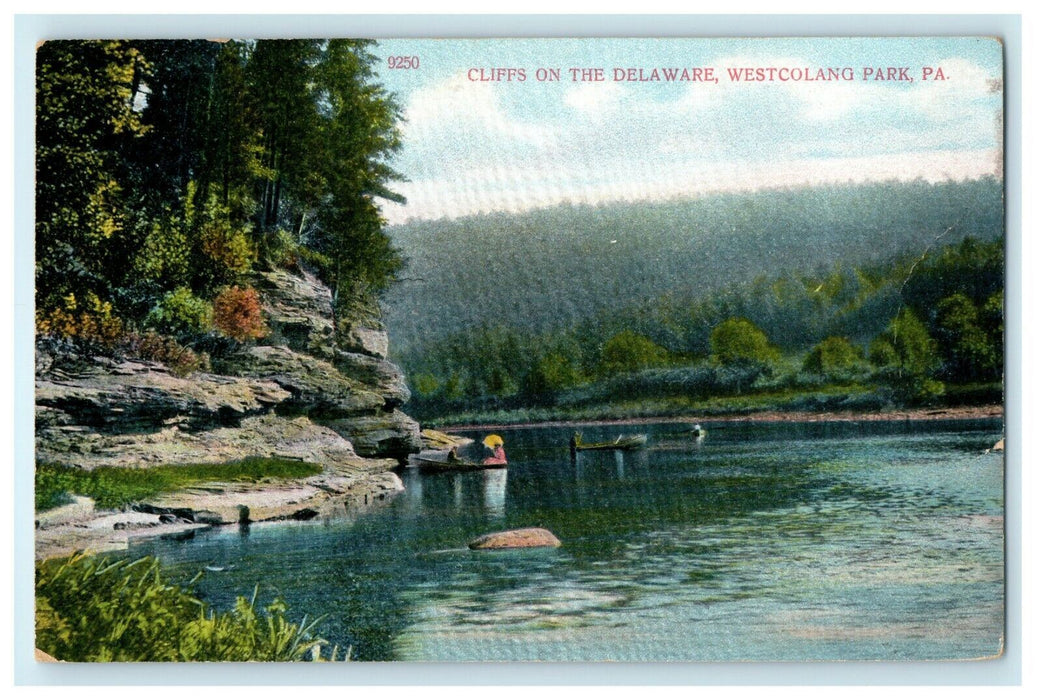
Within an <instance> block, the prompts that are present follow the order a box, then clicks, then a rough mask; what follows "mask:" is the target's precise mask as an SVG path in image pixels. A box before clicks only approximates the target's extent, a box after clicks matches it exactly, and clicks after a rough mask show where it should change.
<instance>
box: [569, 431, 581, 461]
mask: <svg viewBox="0 0 1043 700" xmlns="http://www.w3.org/2000/svg"><path fill="white" fill-rule="evenodd" d="M582 439H583V438H582V436H581V435H580V434H579V431H578V430H577V431H576V432H574V433H573V434H572V437H571V438H569V454H571V455H572V456H573V457H575V456H576V450H577V448H579V443H580V440H582Z"/></svg>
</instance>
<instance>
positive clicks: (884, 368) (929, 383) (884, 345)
mask: <svg viewBox="0 0 1043 700" xmlns="http://www.w3.org/2000/svg"><path fill="white" fill-rule="evenodd" d="M937 348H938V344H937V343H936V342H935V341H934V339H933V338H931V336H930V334H929V333H928V332H927V328H926V327H925V326H924V324H923V323H922V322H921V321H920V319H919V318H917V317H916V314H915V313H914V312H913V310H912V309H909V308H903V309H902V310H901V311H899V312H898V315H897V316H895V318H894V319H893V320H892V321H891V324H890V325H889V326H888V329H887V331H886V332H884V333H882V334H881V335H879V336H878V337H877V338H876V339H875V340H873V342H872V344H870V346H869V359H870V361H871V362H872V363H873V364H874V365H876V366H877V368H878V375H879V377H880V378H881V379H882V380H883V381H884V382H885V383H886V384H888V385H890V386H891V387H892V388H893V389H894V390H895V391H896V392H897V393H898V395H899V397H900V398H902V399H905V400H911V401H915V402H926V401H931V400H933V399H935V398H937V397H939V396H941V395H942V394H943V393H944V391H945V385H944V384H942V383H941V382H939V381H937V380H935V379H932V378H931V375H932V374H933V373H934V372H935V371H936V370H937V369H938V368H939V367H940V365H941V360H940V359H939V357H938V352H937Z"/></svg>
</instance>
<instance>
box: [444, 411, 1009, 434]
mask: <svg viewBox="0 0 1043 700" xmlns="http://www.w3.org/2000/svg"><path fill="white" fill-rule="evenodd" d="M1002 417H1003V406H1002V405H1000V404H988V405H984V406H952V407H947V408H910V409H901V410H898V409H896V410H891V411H865V412H859V411H823V412H813V411H757V412H752V413H743V414H721V415H716V414H714V415H705V416H699V415H684V416H659V417H647V418H620V419H605V420H582V419H577V420H564V421H562V420H558V421H545V422H535V423H474V424H461V425H449V426H442V427H440V428H439V430H442V431H445V432H447V433H451V432H453V431H456V430H504V429H507V428H568V427H572V426H583V425H648V424H651V423H706V424H712V423H860V422H869V421H933V420H978V419H984V418H1002Z"/></svg>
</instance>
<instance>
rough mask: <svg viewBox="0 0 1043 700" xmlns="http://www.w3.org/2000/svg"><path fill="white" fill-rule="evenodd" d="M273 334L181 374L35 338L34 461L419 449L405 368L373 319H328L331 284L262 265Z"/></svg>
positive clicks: (344, 454)
mask: <svg viewBox="0 0 1043 700" xmlns="http://www.w3.org/2000/svg"><path fill="white" fill-rule="evenodd" d="M254 284H255V286H256V287H257V289H258V290H259V291H260V292H261V295H262V299H263V301H264V306H265V313H266V317H267V321H268V325H269V327H270V328H271V330H272V333H271V334H270V335H269V336H268V337H267V338H265V339H264V340H263V341H261V344H257V345H250V346H241V347H239V348H238V349H236V350H235V351H233V352H231V353H226V354H224V355H223V356H221V357H219V358H215V359H214V361H213V371H212V372H210V373H195V374H192V375H189V376H187V377H177V376H175V375H174V374H172V373H171V372H170V371H169V369H167V368H166V367H164V366H163V365H161V364H157V363H152V362H141V361H132V360H114V359H109V358H95V357H88V356H84V355H82V354H76V353H75V352H71V351H69V350H68V349H60V350H56V349H55V348H54V347H53V346H50V347H49V346H47V345H46V344H44V343H38V345H37V362H36V451H37V460H38V461H41V462H53V463H59V464H67V465H72V466H77V467H81V468H86V469H93V468H97V467H100V466H147V465H149V464H177V463H217V462H225V461H229V460H234V459H241V458H244V457H249V456H261V457H269V456H273V457H287V458H297V459H303V460H307V461H311V462H317V463H320V464H323V465H324V466H326V467H327V468H328V469H334V470H347V471H351V472H353V473H357V472H372V473H376V472H382V471H386V470H387V469H388V467H389V466H391V465H393V463H392V462H389V461H388V460H387V459H369V458H394V459H396V460H402V459H404V458H405V457H406V455H408V454H409V453H411V452H416V451H418V450H419V449H420V448H421V441H420V430H419V426H418V425H417V423H416V422H415V421H413V420H412V419H411V418H409V417H408V416H406V415H405V414H404V413H402V412H401V411H400V410H399V406H401V405H402V404H403V403H404V402H405V401H406V400H408V398H409V389H408V388H407V387H406V383H405V377H404V376H403V374H402V372H401V370H399V368H398V367H396V366H395V365H394V364H392V363H390V362H389V361H388V360H387V345H388V342H387V334H386V333H385V332H384V331H383V329H382V328H381V327H380V325H379V322H377V321H374V319H372V318H370V319H361V320H358V321H356V320H354V319H345V320H342V321H341V323H340V326H341V328H340V330H339V331H338V330H337V329H335V327H334V315H333V306H332V300H331V295H330V291H329V289H327V288H326V287H325V286H323V285H322V284H321V283H320V282H319V281H318V280H317V279H316V278H314V277H312V276H311V275H308V274H306V273H300V274H294V273H290V272H287V271H285V270H275V271H269V272H262V273H258V275H257V278H256V279H255V280H254Z"/></svg>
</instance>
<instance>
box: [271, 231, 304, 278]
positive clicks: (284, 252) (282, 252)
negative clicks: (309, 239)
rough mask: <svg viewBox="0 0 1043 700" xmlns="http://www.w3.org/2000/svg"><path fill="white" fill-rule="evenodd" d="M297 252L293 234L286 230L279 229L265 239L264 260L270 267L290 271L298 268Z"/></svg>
mask: <svg viewBox="0 0 1043 700" xmlns="http://www.w3.org/2000/svg"><path fill="white" fill-rule="evenodd" d="M297 250H298V245H297V241H296V240H294V238H293V234H291V233H290V232H289V231H287V230H285V229H279V230H277V231H274V232H272V233H270V234H268V235H267V236H265V237H264V258H265V261H266V262H267V263H268V264H270V265H274V266H276V267H283V268H286V269H289V270H292V269H295V268H297V266H298V264H299V260H298V255H297Z"/></svg>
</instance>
